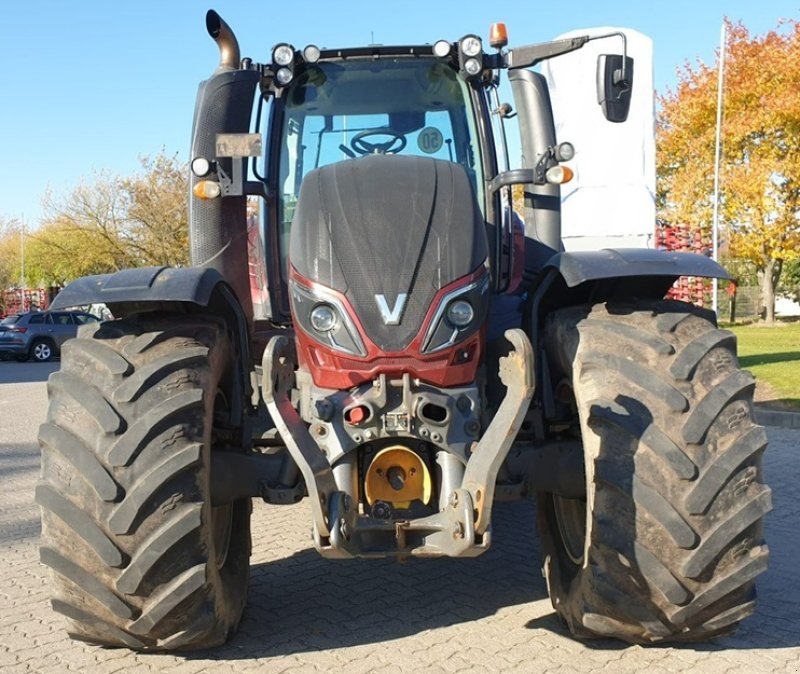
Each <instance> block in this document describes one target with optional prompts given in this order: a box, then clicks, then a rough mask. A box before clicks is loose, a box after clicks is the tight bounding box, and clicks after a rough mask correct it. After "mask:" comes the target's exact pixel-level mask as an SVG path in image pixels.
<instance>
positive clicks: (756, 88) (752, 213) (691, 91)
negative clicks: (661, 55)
mask: <svg viewBox="0 0 800 674" xmlns="http://www.w3.org/2000/svg"><path fill="white" fill-rule="evenodd" d="M725 50H726V51H725V79H724V98H723V101H724V104H723V126H722V157H721V163H720V165H721V171H720V201H719V209H720V211H719V212H720V222H721V223H722V233H721V238H722V239H723V241H724V243H725V245H726V246H727V248H728V253H729V254H730V255H732V256H735V257H738V258H741V259H745V260H747V261H749V262H750V263H752V264H753V266H754V267H755V269H756V271H757V273H758V278H759V280H760V283H761V291H762V300H763V304H764V307H765V308H766V318H767V321H769V322H772V321H773V320H774V308H775V289H776V287H777V285H778V283H779V280H780V278H781V272H782V271H783V268H784V265H785V264H786V263H787V262H788V261H790V260H793V259H797V258H800V217H799V216H800V66H798V64H800V24H798V22H795V21H787V22H783V23H781V25H779V26H778V28H777V29H776V30H774V31H771V32H768V33H767V34H765V35H763V36H759V37H752V36H751V35H750V34H749V32H748V31H747V29H746V28H745V27H744V26H743V25H741V24H732V23H728V24H727V44H726V46H725ZM716 106H717V66H716V65H706V64H703V63H698V64H696V65H695V66H691V65H689V64H687V65H686V66H685V67H684V68H683V70H682V71H681V72H680V73H679V83H678V86H677V88H676V89H675V90H674V91H668V92H667V93H666V94H665V95H664V96H662V97H661V98H660V108H661V110H660V114H659V118H658V125H657V163H658V207H659V211H660V213H659V215H660V217H661V218H662V219H664V220H666V221H668V222H673V223H681V224H688V225H691V226H694V227H699V228H701V229H705V230H706V232H708V231H709V230H710V227H711V223H712V211H713V176H714V152H715V132H716V112H717V107H716Z"/></svg>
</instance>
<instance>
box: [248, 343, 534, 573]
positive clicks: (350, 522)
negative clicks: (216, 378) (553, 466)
mask: <svg viewBox="0 0 800 674" xmlns="http://www.w3.org/2000/svg"><path fill="white" fill-rule="evenodd" d="M505 337H506V339H507V340H508V341H509V342H510V343H511V344H512V346H513V350H512V351H511V352H510V353H509V354H508V355H507V356H506V357H505V358H502V359H501V360H500V372H499V376H500V379H501V381H502V382H503V384H504V386H505V387H506V395H505V398H504V399H503V401H502V403H501V404H500V406H499V408H498V410H497V412H496V414H495V415H494V417H493V419H492V421H491V423H490V424H489V426H488V428H487V429H486V432H485V433H484V435H483V437H482V438H481V439H480V440H479V441H478V442H477V443H476V444H474V445H473V446H472V451H471V453H470V456H469V459H468V461H467V465H466V470H465V472H464V477H463V479H462V481H461V484H460V485H459V486H457V487H456V488H455V489H454V490H453V491H452V492H451V493H450V494H449V496H448V498H447V499H446V501H445V502H441V503H440V504H439V507H440V511H439V512H438V513H436V514H434V515H429V516H426V517H420V518H415V519H400V520H381V519H373V518H371V517H366V516H364V515H360V514H359V512H358V509H357V505H356V502H355V499H354V498H353V495H352V494H348V493H346V492H345V491H343V490H341V489H340V487H339V486H338V485H337V482H336V479H335V478H334V470H333V468H332V466H331V464H330V462H329V461H328V459H327V457H326V455H325V453H324V452H323V450H322V449H321V448H320V447H319V445H318V444H317V442H316V441H315V440H314V438H313V437H312V435H311V433H310V432H309V429H308V427H307V426H306V424H305V423H304V422H303V421H302V419H301V418H300V414H299V413H298V411H297V409H296V408H295V407H294V405H293V403H292V400H291V392H292V390H293V388H294V383H295V368H296V355H295V347H294V343H293V341H292V340H290V339H288V338H286V337H283V336H277V337H273V338H272V340H271V341H270V342H269V344H268V345H267V348H266V350H265V351H264V358H263V372H264V377H263V380H262V389H263V396H264V400H265V401H266V404H267V409H268V410H269V413H270V415H271V417H272V419H273V420H274V422H275V425H276V428H277V430H278V432H279V433H280V435H281V438H282V440H283V441H284V442H285V443H286V447H287V448H288V450H289V453H290V454H291V456H292V458H293V459H294V461H295V462H296V463H297V465H298V466H299V468H300V471H301V473H302V476H303V478H304V480H305V483H306V488H307V490H308V495H309V500H310V502H311V511H312V520H313V524H314V542H315V545H316V547H317V549H318V550H319V552H320V553H321V554H322V555H323V556H325V557H383V556H387V555H396V556H398V557H406V556H409V555H412V556H450V557H459V556H477V555H479V554H481V553H483V552H485V551H486V550H487V549H488V547H489V545H490V543H491V535H490V530H489V527H490V523H491V513H492V504H493V501H494V492H495V481H496V479H497V474H498V471H499V469H500V466H501V465H502V463H503V460H504V459H505V457H506V455H507V454H508V451H509V449H510V448H511V445H512V443H513V442H514V439H515V438H516V436H517V433H518V432H519V429H520V426H521V424H522V420H523V418H524V416H525V413H526V411H527V409H528V406H529V404H530V400H531V397H532V396H533V392H534V381H535V377H534V359H533V350H532V348H531V345H530V342H529V340H528V338H527V336H526V335H525V333H524V332H523V331H522V330H519V329H514V330H509V331H507V332H506V333H505ZM339 413H341V410H339Z"/></svg>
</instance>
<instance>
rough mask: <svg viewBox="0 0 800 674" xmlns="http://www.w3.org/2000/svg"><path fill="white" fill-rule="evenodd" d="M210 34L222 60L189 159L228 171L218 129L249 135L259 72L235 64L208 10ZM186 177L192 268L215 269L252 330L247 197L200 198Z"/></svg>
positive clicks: (206, 92)
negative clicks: (219, 150)
mask: <svg viewBox="0 0 800 674" xmlns="http://www.w3.org/2000/svg"><path fill="white" fill-rule="evenodd" d="M206 28H207V29H208V34H209V35H210V36H211V37H212V38H213V39H214V41H215V42H216V43H217V45H218V46H219V53H220V62H219V66H218V67H217V69H216V70H215V71H214V72H213V73H212V74H211V77H209V78H208V79H207V80H206V81H205V82H201V83H200V87H199V89H198V91H197V101H196V103H195V109H194V122H193V124H192V149H191V155H190V156H191V159H194V158H195V157H205V158H206V159H209V160H212V161H215V162H216V164H217V166H218V168H219V170H221V171H224V172H225V173H227V174H228V175H231V173H232V160H231V159H230V158H225V157H220V158H218V157H217V156H216V155H217V148H216V141H217V134H220V133H247V132H248V131H249V130H250V116H251V112H252V109H253V99H254V96H255V90H256V86H257V84H258V81H259V74H258V72H257V71H255V70H241V69H240V68H239V58H240V54H239V44H238V42H237V41H236V37H235V36H234V34H233V31H232V30H231V29H230V27H229V26H228V24H226V23H225V22H224V21H223V20H222V18H220V16H219V15H218V14H217V13H216V12H214V11H209V12H208V13H207V14H206ZM202 179H203V178H198V177H197V176H195V175H194V174H191V175H190V180H189V183H190V185H189V251H190V259H191V263H192V265H193V266H195V267H210V268H212V269H216V270H217V271H219V272H220V273H221V274H222V276H223V278H224V279H225V280H226V281H227V282H228V283H229V284H230V286H231V287H232V288H233V290H234V292H235V293H236V296H237V298H238V299H239V303H240V304H241V306H242V309H243V310H244V313H245V316H246V317H247V321H248V327H249V328H250V329H251V330H252V321H253V301H252V298H251V295H250V276H249V264H248V250H247V197H245V196H225V197H221V198H217V199H209V200H205V201H201V200H200V199H198V198H197V197H195V196H194V195H193V193H192V190H193V188H194V186H195V185H196V184H197V182H198V181H199V180H202Z"/></svg>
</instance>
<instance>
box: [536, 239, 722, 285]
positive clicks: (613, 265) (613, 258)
mask: <svg viewBox="0 0 800 674" xmlns="http://www.w3.org/2000/svg"><path fill="white" fill-rule="evenodd" d="M548 268H552V269H556V270H558V272H559V274H560V275H561V276H562V277H563V278H564V281H565V282H566V284H567V286H568V287H570V288H574V287H575V286H578V285H580V284H581V283H586V282H587V281H597V280H599V279H612V278H630V277H632V276H636V277H653V276H658V277H666V278H665V280H666V279H670V280H669V283H668V286H667V287H669V285H672V283H674V282H675V279H677V278H679V277H680V276H700V277H704V278H723V279H729V278H730V275H729V274H728V272H726V271H725V270H724V269H723V268H722V267H721V266H720V265H719V264H717V263H716V262H715V261H714V260H712V259H711V258H708V257H705V256H703V255H695V254H694V253H678V252H674V251H666V250H649V249H647V248H620V249H612V248H605V249H603V250H585V251H575V252H572V253H558V254H557V255H554V256H553V257H552V258H550V260H548V261H547V263H546V264H545V269H548Z"/></svg>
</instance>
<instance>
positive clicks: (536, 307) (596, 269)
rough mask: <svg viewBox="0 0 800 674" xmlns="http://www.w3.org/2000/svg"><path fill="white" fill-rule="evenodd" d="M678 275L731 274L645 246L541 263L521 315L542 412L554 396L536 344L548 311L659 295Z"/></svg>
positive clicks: (707, 261) (701, 259)
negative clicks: (540, 268)
mask: <svg viewBox="0 0 800 674" xmlns="http://www.w3.org/2000/svg"><path fill="white" fill-rule="evenodd" d="M681 276H697V277H702V278H721V279H729V278H731V277H730V275H729V274H728V272H727V271H725V269H723V268H722V267H721V266H720V265H719V264H718V263H717V262H715V261H714V260H712V259H711V258H708V257H705V256H703V255H695V254H693V253H679V252H674V251H665V250H650V249H647V248H620V249H611V248H606V249H603V250H591V251H573V252H562V253H558V254H556V255H553V256H552V257H551V258H550V259H549V260H548V261H547V262H546V263H545V265H544V267H543V268H542V271H541V272H540V273H539V276H538V277H537V279H536V281H535V282H534V283H533V285H532V286H531V288H530V290H529V291H528V297H527V302H526V307H525V316H524V325H526V326H527V329H528V330H529V331H530V333H529V336H530V339H531V343H532V345H533V348H534V353H535V357H536V373H537V376H538V377H537V379H538V380H537V386H536V398H537V400H539V401H540V403H541V404H542V405H543V408H544V413H545V416H547V415H548V414H549V412H550V411H551V410H552V402H553V401H552V398H551V396H552V386H551V382H550V381H549V380H548V373H547V368H546V367H544V364H545V359H544V358H543V357H542V356H543V354H542V344H541V332H542V329H543V327H544V321H545V319H546V317H547V315H548V314H549V313H550V312H552V311H555V310H557V309H561V308H564V307H569V306H575V305H578V304H597V303H599V302H606V301H608V300H615V299H616V300H619V299H625V298H630V299H634V298H636V299H662V298H663V297H664V296H665V295H666V294H667V292H668V291H669V289H670V288H671V287H672V284H673V283H674V282H675V281H676V280H677V279H678V278H680V277H681Z"/></svg>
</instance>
